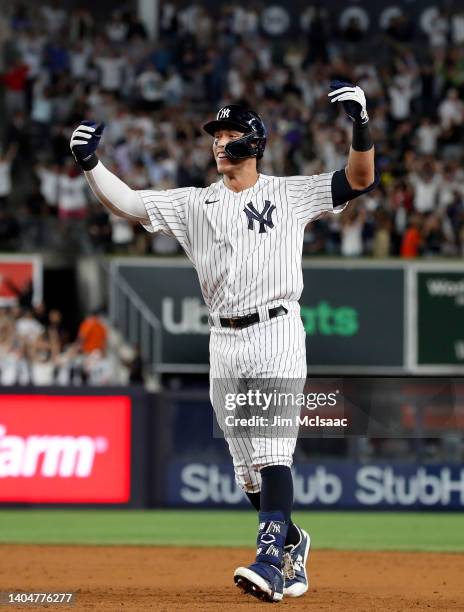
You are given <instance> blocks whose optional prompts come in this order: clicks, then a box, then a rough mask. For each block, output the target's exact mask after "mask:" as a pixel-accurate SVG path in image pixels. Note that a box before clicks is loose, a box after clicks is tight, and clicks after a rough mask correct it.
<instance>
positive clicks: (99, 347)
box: [78, 310, 108, 355]
mask: <svg viewBox="0 0 464 612" xmlns="http://www.w3.org/2000/svg"><path fill="white" fill-rule="evenodd" d="M107 338H108V332H107V329H106V325H105V324H104V323H103V321H102V319H101V317H100V311H99V310H96V311H94V312H93V313H92V314H91V315H90V316H88V317H86V318H85V319H84V321H83V322H82V323H81V325H80V327H79V333H78V344H79V347H80V349H81V350H82V352H83V353H84V355H89V354H90V353H92V352H93V351H100V352H101V353H104V352H105V351H106V343H107Z"/></svg>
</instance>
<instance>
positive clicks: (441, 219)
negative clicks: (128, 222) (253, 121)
mask: <svg viewBox="0 0 464 612" xmlns="http://www.w3.org/2000/svg"><path fill="white" fill-rule="evenodd" d="M4 8H5V10H4V11H3V13H2V16H3V22H2V23H3V26H1V24H0V36H2V40H4V41H5V44H4V46H3V47H2V52H1V53H0V66H3V71H2V72H1V74H2V80H3V83H4V85H5V106H6V111H7V112H6V114H5V115H4V125H3V128H4V129H3V135H2V136H3V139H2V141H3V142H2V144H3V147H2V149H3V150H4V151H7V150H8V148H9V146H10V145H11V144H12V143H14V144H15V146H16V148H17V155H16V157H15V159H14V160H12V162H11V183H12V191H11V195H10V196H6V197H7V202H6V207H7V211H6V213H5V214H3V215H1V216H0V247H2V248H6V249H14V248H18V247H19V248H29V249H36V248H37V249H55V248H57V247H59V246H60V245H61V246H63V245H64V246H66V248H67V250H68V251H69V252H70V253H71V252H73V253H76V252H82V251H84V252H89V253H91V252H95V251H97V252H102V251H103V252H106V251H111V250H112V249H113V248H115V247H116V248H117V249H119V248H120V246H119V245H121V248H123V249H124V250H126V249H127V250H129V251H134V252H139V253H145V252H151V243H150V242H149V241H147V240H146V238H141V234H140V232H138V231H137V228H132V231H131V228H130V227H129V226H124V227H123V226H119V225H115V226H114V240H109V239H108V235H107V232H108V229H109V224H108V223H107V222H106V221H105V220H104V219H103V218H101V219H100V218H95V217H94V215H93V212H92V211H90V216H89V219H88V223H87V222H85V221H83V222H82V220H81V219H77V220H76V219H73V220H71V219H70V220H69V223H68V222H63V223H62V224H61V225H58V223H57V222H56V220H55V218H54V214H52V212H53V211H56V209H57V205H58V200H60V201H61V206H60V208H61V209H62V210H64V209H66V210H68V211H70V210H76V209H79V213H78V215H82V216H84V215H85V209H86V207H87V202H86V199H87V194H84V197H82V193H81V194H79V193H78V189H76V191H75V193H74V196H75V197H73V196H71V197H69V195H70V194H69V185H66V184H64V183H67V182H69V181H68V179H69V176H67V169H66V166H67V160H68V159H69V157H70V152H69V147H68V142H69V135H70V130H72V126H73V125H74V124H76V122H78V121H79V120H80V119H81V118H82V117H84V116H87V117H91V118H93V119H95V120H97V121H101V120H103V121H107V122H108V125H109V127H108V129H107V130H106V131H105V136H104V138H103V141H102V146H101V150H102V158H103V159H104V161H107V160H108V159H112V160H115V162H116V164H117V166H118V167H117V168H115V171H117V173H118V174H119V175H120V176H121V177H122V178H123V179H124V180H125V181H127V182H128V183H129V184H131V185H133V186H134V187H135V188H138V189H143V188H145V187H151V186H155V187H156V188H158V189H170V188H173V187H177V186H181V185H182V184H189V185H198V186H204V185H205V184H209V183H210V182H213V181H214V180H216V176H217V175H216V172H215V169H214V168H212V167H211V165H210V153H209V146H210V145H209V142H208V141H207V138H206V137H205V136H203V135H202V134H201V130H199V126H200V125H201V121H202V120H204V117H205V113H208V112H212V110H213V107H215V106H220V104H222V103H223V102H224V103H225V102H232V101H243V102H247V103H249V104H251V105H252V106H253V105H256V104H257V103H258V102H259V103H258V104H257V105H258V106H259V107H260V109H261V110H262V114H263V116H264V119H265V121H266V123H267V124H268V126H269V128H270V129H269V132H270V134H271V136H270V137H269V142H268V146H267V151H266V156H265V157H264V158H263V160H262V162H261V168H260V169H261V171H262V172H263V173H269V174H275V175H282V174H290V173H294V174H303V175H307V174H313V173H316V172H322V171H328V170H332V169H334V168H338V167H340V163H343V161H341V160H342V158H343V156H344V155H345V153H344V151H345V149H346V133H347V131H349V127H350V126H349V123H348V122H347V121H346V120H345V118H344V116H343V114H342V113H340V114H339V116H338V117H336V116H334V115H333V109H331V108H327V104H326V93H327V90H328V84H329V81H330V79H331V78H334V77H337V78H342V79H344V80H348V81H353V82H357V83H359V84H360V86H361V87H363V89H364V90H365V91H366V92H368V94H369V96H368V97H369V100H370V101H371V112H370V114H371V126H372V130H373V133H374V136H375V141H376V156H377V161H378V167H379V170H380V173H381V176H382V185H383V189H382V191H379V192H378V201H377V202H376V207H377V208H376V210H377V209H381V210H382V211H384V212H385V215H384V214H380V215H378V214H375V213H374V212H373V211H367V215H366V222H365V224H364V228H363V231H362V232H361V241H362V253H363V254H364V255H368V254H370V253H373V252H374V250H375V252H376V253H378V254H379V253H385V252H386V251H387V250H388V251H389V253H390V254H391V255H393V256H395V255H399V254H400V253H401V244H402V242H403V237H404V232H406V225H407V218H408V215H409V214H410V209H411V207H412V206H413V207H414V209H415V210H416V211H418V212H421V213H426V215H429V214H430V213H435V212H438V213H439V216H438V221H437V219H435V217H434V222H433V224H432V225H435V224H436V223H439V224H440V226H441V232H439V234H437V236H438V235H439V236H441V239H442V240H443V241H444V244H443V248H441V249H440V253H441V254H442V255H446V254H448V255H451V254H452V249H451V247H450V245H451V243H452V244H453V245H454V247H453V248H454V249H455V251H454V254H456V253H457V252H459V249H460V248H461V246H460V245H461V244H462V241H461V239H460V238H459V239H458V238H457V236H460V234H461V221H458V219H460V213H459V212H458V207H457V206H456V204H455V203H454V202H455V197H457V196H455V192H456V191H457V192H458V193H460V190H461V186H462V184H463V180H462V176H461V175H460V173H459V169H460V168H462V167H463V165H464V139H463V134H464V102H463V100H462V98H463V96H464V64H463V61H462V48H461V47H462V45H461V42H462V40H463V39H464V34H463V32H464V25H463V24H464V17H463V15H464V13H463V12H462V10H456V11H451V10H448V9H447V10H441V9H439V10H437V11H436V12H435V13H433V12H430V13H428V14H427V19H424V21H423V22H421V23H420V24H419V23H418V24H417V27H416V28H413V27H412V26H413V23H412V20H411V16H410V15H408V11H407V10H406V9H404V11H403V12H404V16H403V17H394V18H392V19H391V20H390V22H389V24H388V25H387V26H386V30H385V32H386V37H385V39H382V38H379V39H376V40H378V44H377V43H376V45H375V54H372V46H371V41H372V40H373V36H370V35H368V33H369V28H372V27H374V24H373V22H372V23H371V24H369V23H368V21H367V20H366V19H364V18H363V17H362V16H361V14H358V16H354V17H353V14H352V13H350V12H347V15H346V16H345V17H344V18H343V20H342V22H341V23H336V20H334V19H332V16H331V15H330V13H329V11H328V10H327V9H326V8H324V7H320V6H318V7H316V8H314V7H312V8H310V9H304V10H302V13H301V33H300V36H299V35H298V33H297V32H295V31H294V30H292V33H291V36H290V35H289V34H285V33H284V34H282V36H279V37H273V36H270V35H268V34H267V33H266V31H265V30H262V31H260V29H259V23H260V11H261V10H262V8H263V7H261V6H258V5H256V6H254V5H253V6H249V7H245V6H243V5H239V4H232V5H230V6H229V5H228V6H223V5H221V4H220V3H219V5H218V6H217V10H216V14H214V12H215V9H214V8H213V9H211V10H212V12H210V11H208V12H207V11H205V10H204V9H203V8H202V7H201V6H197V5H186V6H181V5H180V4H179V3H172V2H168V3H163V6H162V10H161V14H160V30H161V36H160V39H159V40H158V41H156V42H153V41H150V40H149V39H148V37H147V32H146V31H145V28H144V26H143V25H142V24H141V23H140V21H139V19H138V17H137V15H136V14H135V13H134V12H132V11H130V10H125V9H123V10H121V11H119V12H115V13H113V14H112V15H111V17H110V18H109V19H107V21H106V23H105V24H103V25H101V24H99V23H97V21H98V20H96V18H94V17H93V16H92V14H91V13H90V12H89V11H88V10H87V9H81V8H76V9H74V10H72V11H71V12H70V13H68V11H67V9H66V8H65V7H64V5H63V4H62V3H60V2H55V1H54V2H51V1H49V2H47V3H46V4H45V5H44V6H40V7H38V6H35V5H34V4H33V3H32V4H31V3H28V4H16V3H14V2H11V3H6V4H5V7H4ZM38 15H39V17H38ZM350 15H351V17H350ZM296 27H298V24H296ZM423 27H425V33H426V36H427V39H428V43H427V41H426V42H425V43H424V42H423V41H422V40H421V29H422V28H423ZM2 28H3V30H2ZM338 28H339V29H338ZM244 33H253V35H252V36H249V35H248V36H245V37H244ZM372 34H373V33H372ZM383 42H385V44H383ZM374 55H375V57H374ZM374 60H375V61H374ZM39 144H40V146H38V145H39ZM190 144H191V146H189V145H190ZM1 164H2V162H1V161H0V198H2V193H3V192H2V185H6V188H5V189H6V191H8V174H9V171H8V169H7V166H3V169H2V167H1ZM453 164H454V167H455V168H457V170H456V169H455V170H453V173H454V177H451V174H450V173H451V171H450V169H449V168H450V165H453ZM34 168H37V173H38V176H39V179H40V190H41V193H42V195H43V197H44V199H45V201H46V203H47V207H48V212H49V213H50V214H48V215H44V214H42V213H41V214H38V210H39V208H40V206H39V204H38V200H37V198H36V194H35V193H34V190H35V186H34V181H33V176H32V174H33V171H31V170H32V169H34ZM449 177H451V179H450V178H449ZM3 179H5V180H3ZM78 182H79V181H78V180H76V181H75V183H76V186H77V183H78ZM59 183H61V187H62V188H63V189H61V188H60V185H59ZM399 183H402V184H403V183H404V184H405V185H407V186H408V187H406V188H403V187H401V188H399V187H397V185H398V184H399ZM456 185H458V187H457V188H456ZM59 190H61V191H62V193H59ZM4 191H5V190H4ZM408 192H412V194H413V201H412V204H411V205H410V203H409V195H410V194H409V193H408ZM401 198H403V199H404V202H403V203H399V201H397V200H399V199H401ZM77 199H79V202H78V203H76V202H77ZM84 199H85V202H84ZM70 200H72V202H70ZM24 203H26V205H27V208H28V214H27V217H26V218H24V214H23V212H22V211H23V207H22V205H23V204H24ZM449 206H451V207H452V208H451V212H450V213H449V214H448V212H447V208H448V207H449ZM0 207H1V206H0ZM20 210H21V213H20V212H19V211H20ZM34 211H35V212H34ZM36 213H37V214H36ZM66 214H67V213H65V215H66ZM73 214H74V213H73ZM387 218H388V219H390V223H388V222H387ZM424 221H425V219H424ZM379 224H380V225H379ZM34 226H36V227H35V228H34ZM71 226H75V227H76V228H78V230H76V235H75V236H74V237H72V236H71V239H70V236H69V232H70V228H71ZM348 227H349V225H345V226H344V231H345V232H347V231H348ZM450 228H451V229H450ZM351 230H353V231H354V229H353V227H352V228H351ZM308 232H311V235H309V236H308V240H307V241H305V250H306V252H307V253H308V254H309V253H318V254H336V253H338V252H340V250H342V251H343V252H345V246H344V247H343V249H341V244H340V242H339V239H340V227H336V226H335V225H333V224H327V223H319V224H318V225H317V227H316V228H312V227H310V228H308ZM388 232H390V235H389V239H388V240H387V233H388ZM121 234H122V236H120V235H121ZM431 235H432V234H431ZM433 235H434V236H435V230H434V232H433ZM450 235H451V236H453V238H452V240H451V242H450ZM376 237H377V238H376ZM163 240H164V239H162V241H161V242H160V243H159V244H158V243H157V242H156V241H155V250H156V252H157V253H159V254H161V253H168V252H169V251H170V246H169V245H168V243H166V244H165V243H163ZM128 241H131V244H130V245H129V244H128ZM345 244H346V240H345V242H344V245H345ZM388 244H389V247H388V248H387V245H388ZM381 245H382V246H381ZM158 246H159V248H158ZM165 247H166V248H165ZM348 250H350V249H348ZM356 250H357V251H359V249H356ZM435 250H436V249H435ZM429 252H430V250H429V249H425V250H424V251H423V253H424V254H426V253H429Z"/></svg>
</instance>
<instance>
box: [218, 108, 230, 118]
mask: <svg viewBox="0 0 464 612" xmlns="http://www.w3.org/2000/svg"><path fill="white" fill-rule="evenodd" d="M229 115H230V108H222V109H221V110H220V111H219V112H218V116H217V118H218V119H227V118H228V117H229Z"/></svg>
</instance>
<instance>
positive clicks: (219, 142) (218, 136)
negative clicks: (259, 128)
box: [213, 130, 243, 174]
mask: <svg viewBox="0 0 464 612" xmlns="http://www.w3.org/2000/svg"><path fill="white" fill-rule="evenodd" d="M242 136H243V132H238V131H237V130H219V131H217V132H215V133H214V141H213V154H214V159H215V160H216V166H217V169H218V172H219V173H220V174H224V173H227V171H228V170H230V169H232V168H234V167H235V166H236V165H237V163H240V160H232V159H229V158H228V157H227V155H226V154H225V147H226V144H227V143H228V142H230V141H231V140H237V139H238V138H241V137H242Z"/></svg>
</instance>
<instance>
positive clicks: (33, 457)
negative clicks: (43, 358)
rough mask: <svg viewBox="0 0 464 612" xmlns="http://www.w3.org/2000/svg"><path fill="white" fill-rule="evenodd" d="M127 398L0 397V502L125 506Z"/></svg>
mask: <svg viewBox="0 0 464 612" xmlns="http://www.w3.org/2000/svg"><path fill="white" fill-rule="evenodd" d="M130 454H131V399H130V398H129V397H127V396H90V395H87V396H65V395H61V396H57V395H49V396H47V395H0V502H30V503H125V502H128V501H129V499H130V468H131V465H130Z"/></svg>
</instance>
